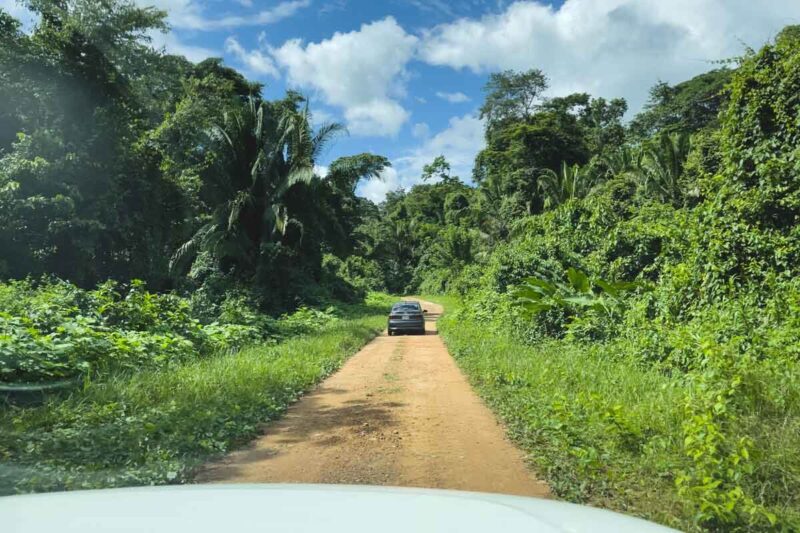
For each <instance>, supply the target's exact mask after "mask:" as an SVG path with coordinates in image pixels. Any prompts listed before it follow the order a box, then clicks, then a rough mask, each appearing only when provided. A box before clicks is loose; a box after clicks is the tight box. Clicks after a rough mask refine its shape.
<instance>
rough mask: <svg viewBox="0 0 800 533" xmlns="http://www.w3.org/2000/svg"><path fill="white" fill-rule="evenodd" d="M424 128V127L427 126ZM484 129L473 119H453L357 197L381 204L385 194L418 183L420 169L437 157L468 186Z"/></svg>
mask: <svg viewBox="0 0 800 533" xmlns="http://www.w3.org/2000/svg"><path fill="white" fill-rule="evenodd" d="M419 125H420V124H417V126H419ZM424 126H425V127H427V124H424ZM483 128H484V124H483V121H481V120H479V119H478V118H476V117H475V116H473V115H464V116H460V117H458V116H456V117H452V118H451V119H450V121H449V124H448V126H447V127H446V128H444V129H443V130H442V131H440V132H439V133H437V134H436V135H434V136H433V137H429V138H427V139H426V140H425V141H424V142H423V143H422V144H421V145H420V146H418V147H417V148H414V149H412V150H410V151H408V152H407V153H406V154H405V155H403V156H401V157H397V158H395V159H394V160H393V161H392V164H393V167H392V168H388V169H386V171H385V172H384V174H383V176H382V178H383V179H381V180H370V181H368V182H366V183H364V184H362V185H361V186H360V187H359V191H358V192H359V194H360V195H361V196H364V197H366V198H369V199H370V200H372V201H373V202H382V201H383V200H384V199H385V197H386V193H387V192H390V191H395V190H397V189H409V188H410V187H412V186H413V185H415V184H417V183H419V181H420V176H421V175H422V167H423V166H425V165H427V164H428V163H430V162H431V161H433V160H434V159H435V158H436V157H437V156H440V155H443V156H444V157H445V158H446V159H447V161H448V162H449V163H450V166H451V170H452V173H453V174H454V175H456V176H459V177H461V179H462V180H464V181H466V182H469V181H470V177H471V175H472V162H473V160H474V159H475V154H477V153H478V152H479V151H480V150H481V149H482V148H483V146H484V140H483Z"/></svg>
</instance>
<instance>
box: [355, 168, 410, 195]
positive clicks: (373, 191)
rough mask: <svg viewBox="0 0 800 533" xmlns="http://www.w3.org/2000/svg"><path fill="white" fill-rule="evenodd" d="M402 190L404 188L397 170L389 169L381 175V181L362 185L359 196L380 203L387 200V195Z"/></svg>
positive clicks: (370, 181) (372, 180)
mask: <svg viewBox="0 0 800 533" xmlns="http://www.w3.org/2000/svg"><path fill="white" fill-rule="evenodd" d="M400 188H402V187H401V184H400V178H399V176H398V175H397V170H395V169H394V168H392V167H388V168H386V169H384V171H383V172H382V173H381V177H380V179H371V180H369V181H367V182H364V183H362V184H361V185H360V186H359V191H358V194H359V195H360V196H363V197H364V198H367V199H369V200H372V201H373V202H375V203H380V202H382V201H383V200H385V199H386V194H387V193H389V192H391V191H396V190H397V189H400Z"/></svg>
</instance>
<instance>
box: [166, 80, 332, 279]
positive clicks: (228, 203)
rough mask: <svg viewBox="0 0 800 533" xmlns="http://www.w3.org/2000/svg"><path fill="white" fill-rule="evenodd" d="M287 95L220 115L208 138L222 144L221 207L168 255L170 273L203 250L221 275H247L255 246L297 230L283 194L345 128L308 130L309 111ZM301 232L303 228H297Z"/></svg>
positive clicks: (309, 172) (309, 174) (310, 171)
mask: <svg viewBox="0 0 800 533" xmlns="http://www.w3.org/2000/svg"><path fill="white" fill-rule="evenodd" d="M297 104H298V99H297V98H296V97H293V96H290V97H289V98H287V99H286V100H284V101H282V102H278V103H268V102H263V101H260V100H258V99H257V98H255V97H250V98H249V99H248V100H247V101H246V102H244V103H243V104H242V107H241V108H239V109H235V110H233V111H227V112H225V113H223V116H222V123H221V124H219V125H217V126H215V128H214V130H213V132H212V134H211V137H212V139H213V140H214V141H217V142H218V143H220V144H221V145H222V147H223V150H222V151H223V153H222V155H223V157H224V164H223V167H224V169H223V170H224V171H223V172H221V173H220V174H219V179H218V180H216V182H214V183H213V184H212V187H213V188H214V189H216V192H217V197H218V198H219V202H218V203H217V205H216V206H215V207H214V208H213V211H212V213H211V215H210V217H209V220H208V221H207V222H206V223H205V224H203V225H202V226H201V227H200V229H198V230H197V232H196V233H195V234H194V236H193V237H192V238H191V239H189V240H188V241H187V242H186V243H184V244H183V245H182V246H181V247H180V248H178V250H177V251H176V252H175V254H174V255H173V257H172V260H171V261H170V267H171V268H173V269H174V268H176V267H177V266H178V265H180V264H184V261H185V260H187V259H190V258H194V257H195V256H196V255H197V253H198V252H199V251H201V250H202V251H207V252H209V253H211V255H212V256H213V257H214V258H215V259H216V260H217V261H218V262H219V265H220V266H221V267H222V268H223V269H224V270H229V269H231V268H233V267H236V268H238V269H240V270H245V271H251V270H252V269H253V268H254V267H255V264H256V262H257V260H258V255H259V252H260V249H261V245H262V243H264V242H270V241H276V240H278V239H279V238H280V237H281V236H282V235H284V234H285V233H286V230H287V227H289V226H290V225H291V226H296V225H298V224H299V222H297V221H295V220H293V219H292V218H291V216H290V213H289V212H288V209H287V207H286V205H285V203H284V198H285V196H286V193H287V192H288V191H289V190H291V189H292V188H293V187H295V186H297V185H298V184H300V183H308V182H310V181H311V180H312V179H313V178H314V162H315V160H316V159H317V157H318V156H319V154H320V151H321V150H322V149H323V147H324V146H325V145H326V143H327V142H328V141H329V140H330V139H331V138H332V137H333V136H334V135H336V134H337V133H339V132H341V131H343V129H344V128H343V127H342V126H341V125H339V124H335V123H334V124H326V125H323V126H322V127H321V128H320V129H319V130H318V131H316V132H314V131H313V130H312V128H311V120H310V114H309V110H308V106H307V105H306V106H304V107H303V108H302V109H298V108H297ZM300 227H302V226H300Z"/></svg>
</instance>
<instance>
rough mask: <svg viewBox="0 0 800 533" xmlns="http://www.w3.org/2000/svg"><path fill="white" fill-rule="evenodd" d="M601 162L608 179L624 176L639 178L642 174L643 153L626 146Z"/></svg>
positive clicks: (635, 148)
mask: <svg viewBox="0 0 800 533" xmlns="http://www.w3.org/2000/svg"><path fill="white" fill-rule="evenodd" d="M601 162H602V163H603V165H604V166H605V167H606V173H607V175H608V177H609V178H616V177H619V176H626V175H628V176H634V177H640V176H641V175H642V173H643V172H644V167H643V165H644V151H643V150H641V149H640V148H638V147H633V146H630V145H627V144H626V145H623V146H621V147H619V148H618V149H617V150H615V151H614V152H612V153H610V154H608V155H606V156H605V157H603V158H602V159H601Z"/></svg>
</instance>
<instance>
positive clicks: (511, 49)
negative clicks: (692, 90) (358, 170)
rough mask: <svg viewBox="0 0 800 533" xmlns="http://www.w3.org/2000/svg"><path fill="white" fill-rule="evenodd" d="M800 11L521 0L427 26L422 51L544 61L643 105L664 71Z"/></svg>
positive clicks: (718, 3)
mask: <svg viewBox="0 0 800 533" xmlns="http://www.w3.org/2000/svg"><path fill="white" fill-rule="evenodd" d="M799 20H800V2H798V1H797V0H770V1H769V2H754V1H752V0H672V1H670V2H664V1H663V0H566V1H565V2H564V4H563V5H562V6H561V7H560V8H554V7H552V6H551V5H549V3H548V4H545V3H544V2H543V1H520V2H515V3H514V4H511V5H509V6H508V7H507V8H506V9H505V10H504V11H503V12H501V13H499V14H489V15H485V16H483V17H482V18H480V19H466V18H462V19H459V20H457V21H454V22H452V23H447V24H443V25H440V26H437V27H435V28H433V29H432V30H429V31H426V32H424V37H423V39H422V43H421V46H420V54H419V55H420V57H421V58H422V59H423V60H424V61H426V62H428V63H430V64H433V65H444V66H450V67H453V68H456V69H469V70H472V71H474V72H481V73H483V72H490V71H496V70H500V69H516V70H523V69H528V68H533V67H537V68H541V69H542V70H543V71H544V72H545V73H546V74H547V75H548V76H549V77H550V78H551V80H552V90H551V93H553V94H564V93H568V92H573V91H586V92H590V93H592V94H595V95H598V96H605V97H614V96H624V97H626V98H627V99H628V101H629V103H630V104H631V105H630V107H631V109H632V110H633V111H637V110H638V109H639V108H640V107H641V105H642V103H643V102H644V100H645V99H646V97H647V90H648V88H649V87H650V86H652V85H653V84H654V83H655V82H656V81H658V80H659V79H663V80H665V81H668V82H672V83H675V82H678V81H683V80H685V79H687V78H689V77H691V76H693V75H696V74H698V73H700V72H703V71H706V70H709V69H711V68H713V65H712V64H711V63H710V61H713V60H718V59H724V58H728V57H732V56H736V55H740V54H741V53H742V49H743V45H742V43H745V44H747V45H751V46H753V47H758V46H760V45H761V44H763V43H764V42H765V41H766V40H768V39H769V38H770V37H772V36H774V35H775V34H776V33H777V32H778V31H780V29H781V28H782V27H783V26H784V25H786V24H792V23H797V22H798V21H799Z"/></svg>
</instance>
